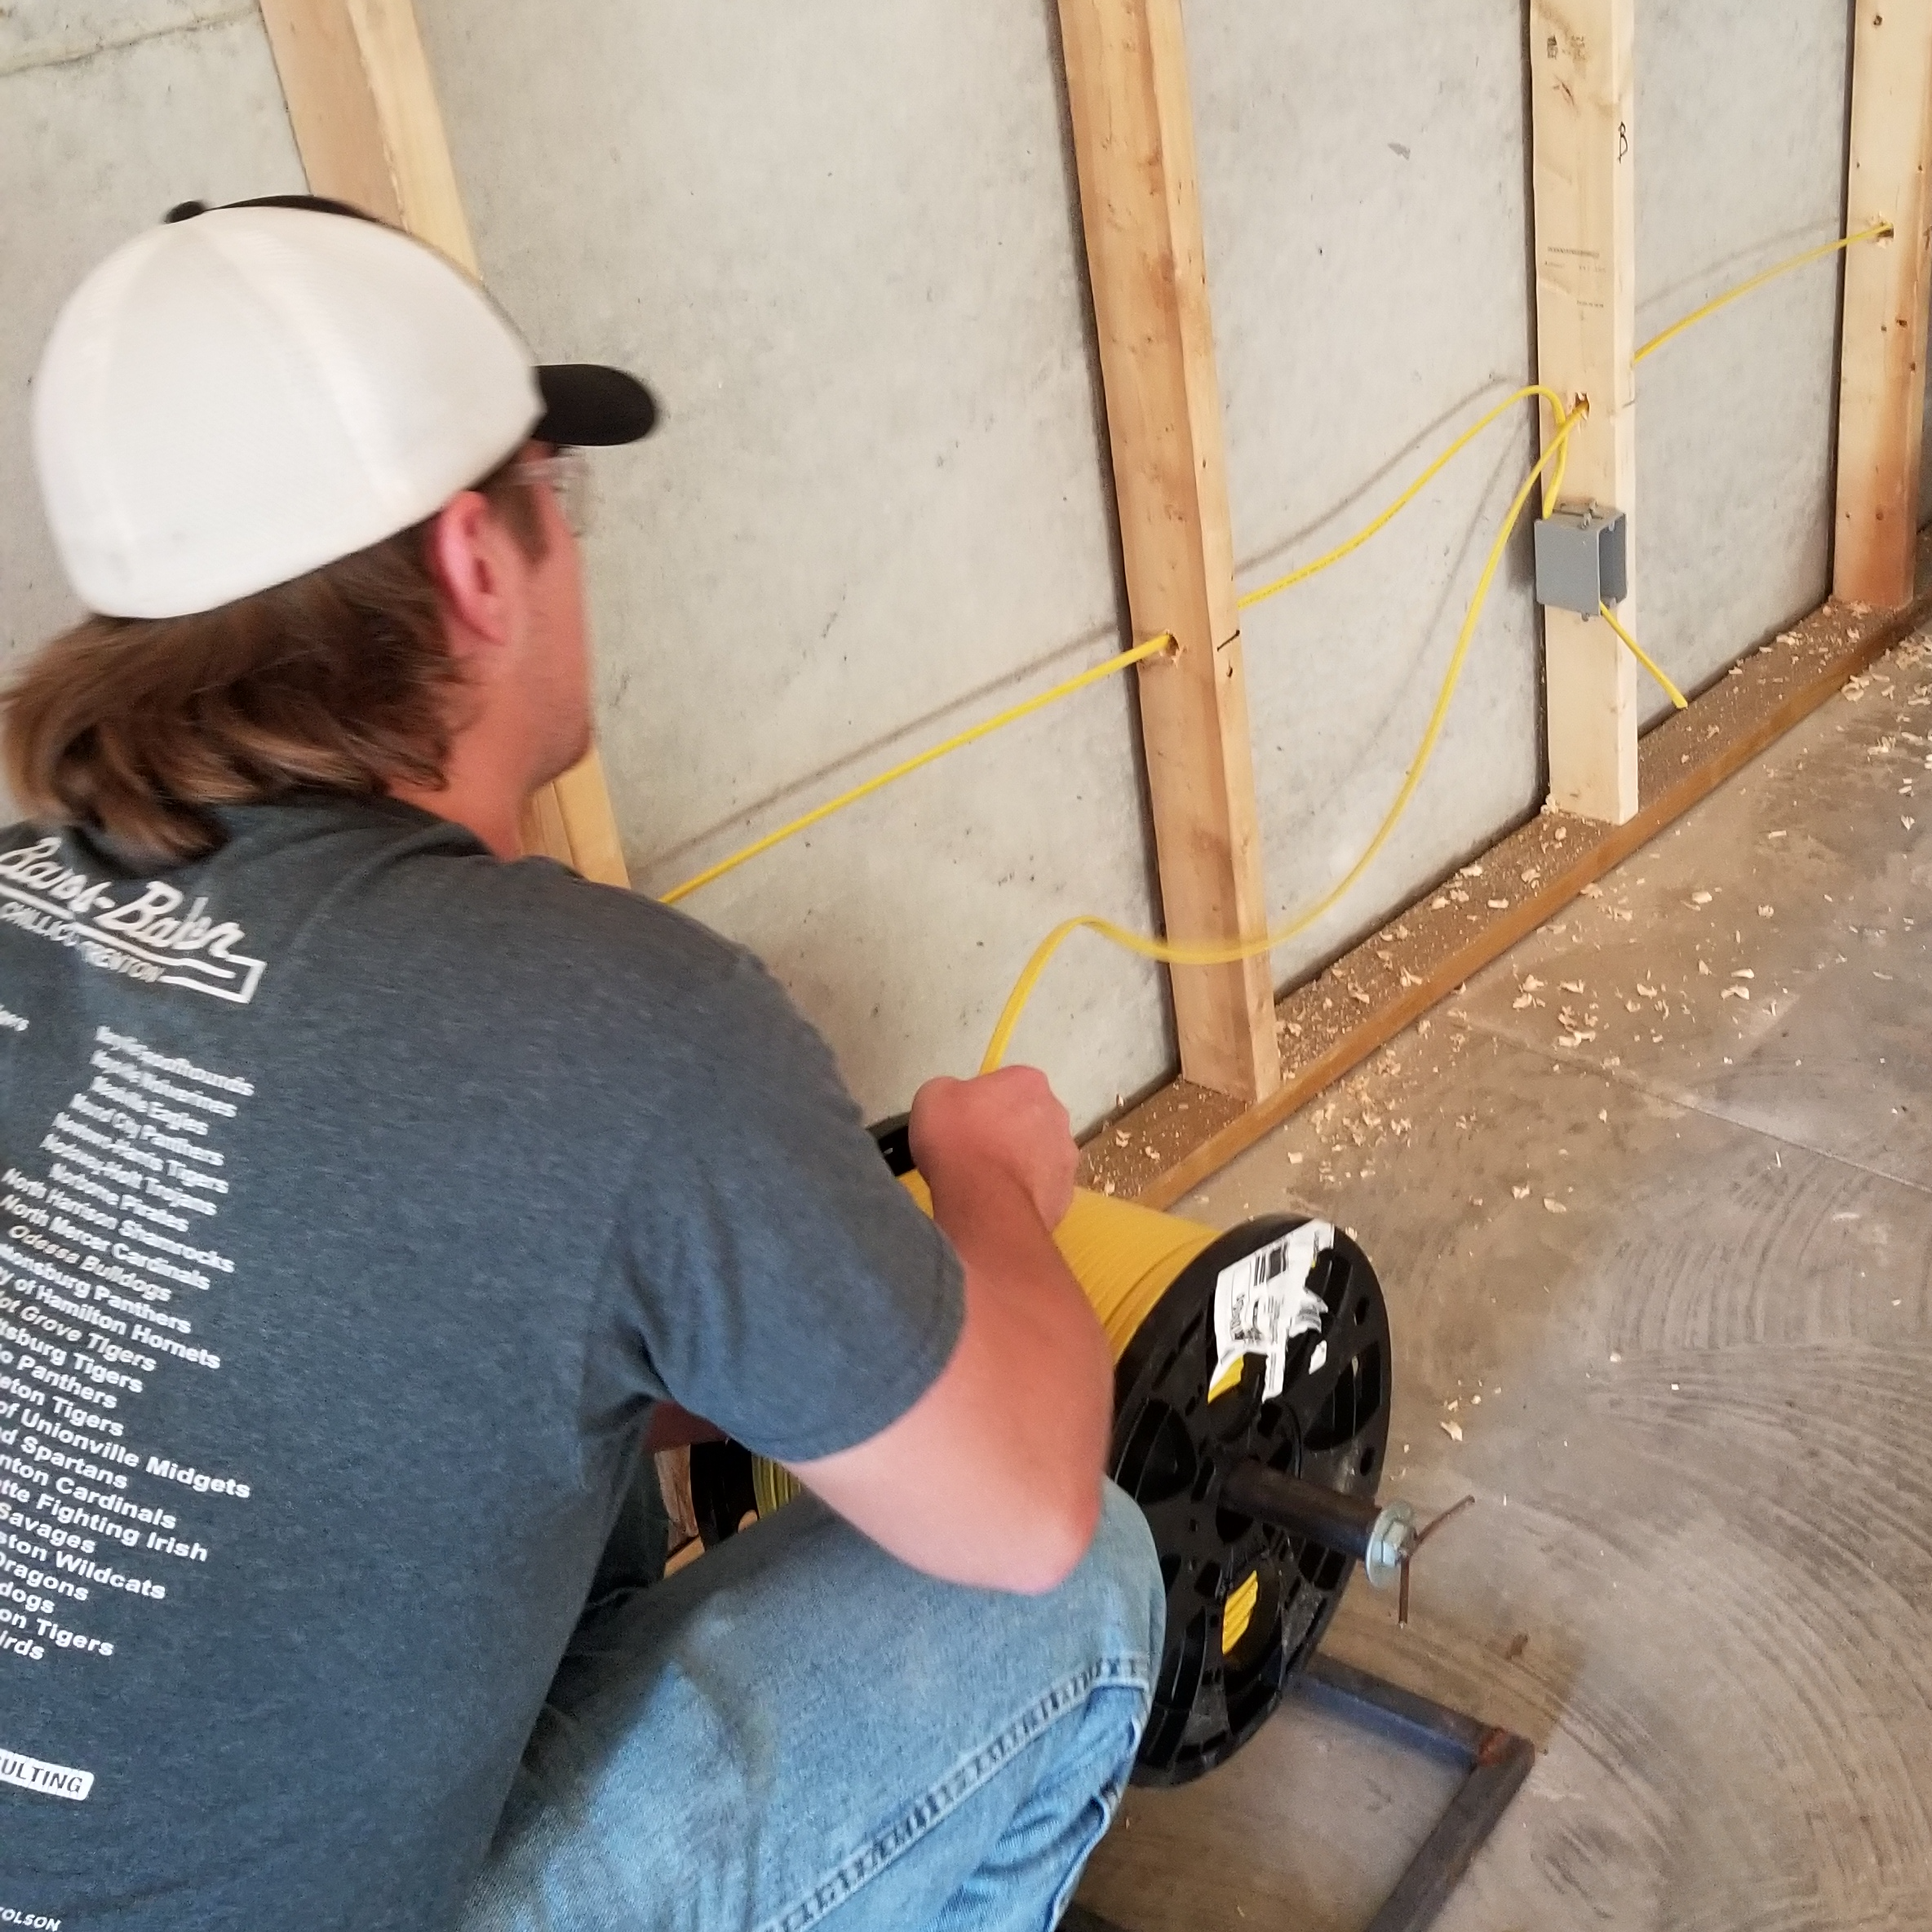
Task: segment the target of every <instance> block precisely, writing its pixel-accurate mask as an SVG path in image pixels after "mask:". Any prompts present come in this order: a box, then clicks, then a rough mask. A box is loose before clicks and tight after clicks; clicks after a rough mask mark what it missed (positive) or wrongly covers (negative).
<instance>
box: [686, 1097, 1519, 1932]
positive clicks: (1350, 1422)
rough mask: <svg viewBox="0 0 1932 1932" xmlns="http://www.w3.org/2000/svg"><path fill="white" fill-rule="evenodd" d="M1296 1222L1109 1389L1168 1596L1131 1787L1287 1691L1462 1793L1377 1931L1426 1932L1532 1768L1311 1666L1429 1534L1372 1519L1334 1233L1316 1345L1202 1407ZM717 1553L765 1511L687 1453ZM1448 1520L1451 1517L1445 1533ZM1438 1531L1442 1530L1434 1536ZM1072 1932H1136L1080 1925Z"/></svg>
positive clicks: (1386, 1508) (1381, 1309) (1422, 1709)
mask: <svg viewBox="0 0 1932 1932" xmlns="http://www.w3.org/2000/svg"><path fill="white" fill-rule="evenodd" d="M874 1132H875V1134H876V1136H877V1137H878V1139H879V1142H880V1151H881V1152H882V1153H883V1154H884V1155H885V1158H886V1159H887V1162H888V1164H889V1165H890V1166H891V1167H892V1168H893V1172H895V1173H899V1174H904V1173H906V1172H908V1171H909V1170H910V1169H911V1166H912V1160H911V1150H910V1148H909V1146H908V1145H907V1144H906V1134H905V1131H904V1123H903V1122H902V1121H894V1122H891V1123H886V1124H885V1125H884V1126H883V1127H880V1128H875V1129H874ZM1298 1225H1301V1224H1300V1222H1299V1221H1296V1220H1295V1219H1293V1218H1287V1217H1283V1216H1271V1217H1266V1218H1264V1219H1262V1220H1259V1221H1250V1222H1247V1223H1246V1224H1244V1225H1242V1226H1241V1227H1239V1228H1235V1229H1234V1230H1230V1232H1229V1233H1227V1234H1224V1235H1221V1236H1220V1237H1218V1238H1216V1239H1214V1240H1213V1241H1212V1243H1210V1244H1209V1245H1207V1247H1205V1248H1204V1249H1203V1250H1202V1251H1201V1252H1199V1253H1197V1254H1196V1255H1195V1256H1194V1259H1193V1260H1192V1261H1190V1262H1188V1263H1187V1265H1185V1266H1184V1267H1182V1268H1181V1269H1180V1270H1179V1272H1178V1273H1177V1274H1176V1275H1175V1277H1174V1278H1173V1280H1172V1282H1171V1283H1169V1284H1168V1287H1166V1288H1165V1289H1164V1291H1163V1292H1161V1294H1160V1296H1159V1301H1157V1302H1156V1303H1155V1304H1154V1307H1153V1309H1152V1310H1151V1311H1150V1313H1149V1314H1148V1315H1147V1316H1146V1317H1145V1319H1144V1320H1143V1321H1142V1322H1141V1325H1140V1326H1139V1327H1137V1329H1136V1330H1135V1331H1134V1332H1133V1334H1132V1338H1131V1340H1128V1343H1127V1345H1126V1347H1125V1349H1123V1352H1122V1354H1121V1355H1120V1358H1119V1362H1118V1363H1117V1364H1116V1367H1115V1371H1114V1440H1113V1444H1112V1447H1111V1450H1110V1474H1111V1475H1112V1477H1113V1478H1114V1481H1115V1482H1117V1483H1118V1484H1119V1486H1120V1487H1121V1488H1122V1489H1123V1490H1125V1491H1127V1493H1128V1495H1129V1496H1132V1497H1133V1498H1134V1500H1136V1501H1137V1503H1138V1504H1140V1505H1141V1509H1142V1510H1143V1512H1144V1513H1145V1515H1146V1518H1147V1520H1148V1524H1149V1527H1150V1528H1151V1529H1152V1531H1153V1532H1154V1545H1155V1548H1156V1550H1157V1552H1158V1553H1159V1558H1160V1566H1161V1575H1162V1578H1163V1581H1164V1583H1165V1584H1166V1587H1167V1600H1168V1629H1167V1640H1166V1645H1165V1648H1164V1650H1163V1655H1162V1659H1161V1665H1160V1670H1159V1676H1158V1678H1157V1680H1156V1682H1155V1685H1154V1698H1153V1708H1152V1710H1151V1712H1150V1715H1149V1718H1148V1723H1147V1729H1146V1732H1145V1735H1144V1737H1143V1739H1142V1740H1141V1750H1140V1754H1139V1757H1138V1758H1137V1761H1136V1764H1135V1768H1134V1774H1133V1779H1134V1782H1135V1783H1136V1784H1150V1785H1172V1784H1185V1783H1187V1782H1189V1781H1190V1780H1191V1779H1194V1778H1197V1777H1199V1776H1200V1775H1202V1774H1203V1772H1205V1771H1207V1770H1212V1769H1213V1768H1214V1767H1215V1766H1217V1765H1219V1764H1221V1763H1222V1762H1224V1761H1225V1760H1226V1759H1227V1758H1228V1757H1230V1756H1232V1755H1233V1753H1234V1752H1236V1751H1237V1750H1239V1748H1240V1747H1241V1746H1242V1745H1243V1744H1245V1743H1246V1742H1247V1739H1249V1738H1251V1737H1252V1735H1254V1733H1255V1732H1256V1730H1258V1729H1259V1728H1260V1727H1261V1725H1262V1724H1263V1723H1264V1722H1265V1721H1266V1719H1267V1718H1268V1717H1269V1715H1270V1713H1272V1712H1273V1711H1274V1708H1275V1707H1276V1706H1277V1705H1278V1704H1279V1703H1280V1702H1281V1700H1282V1699H1283V1696H1284V1695H1286V1694H1287V1691H1288V1690H1289V1689H1290V1688H1294V1689H1296V1690H1299V1691H1300V1692H1301V1694H1302V1695H1305V1696H1308V1697H1310V1698H1312V1699H1315V1700H1316V1701H1318V1702H1319V1703H1322V1704H1326V1705H1327V1706H1329V1707H1331V1708H1334V1709H1336V1710H1338V1711H1340V1712H1341V1713H1343V1714H1345V1715H1346V1716H1348V1717H1351V1718H1353V1719H1354V1720H1355V1721H1356V1722H1359V1723H1362V1724H1363V1725H1365V1726H1367V1727H1368V1728H1370V1729H1371V1730H1375V1731H1376V1732H1379V1733H1380V1735H1383V1736H1385V1737H1386V1738H1388V1739H1390V1740H1391V1741H1393V1742H1394V1743H1397V1744H1401V1745H1403V1746H1404V1747H1406V1748H1410V1749H1412V1750H1416V1751H1418V1752H1420V1753H1423V1754H1424V1755H1425V1756H1428V1757H1433V1758H1436V1759H1438V1760H1439V1761H1447V1762H1450V1763H1451V1764H1454V1765H1456V1766H1459V1767H1460V1768H1461V1769H1462V1770H1464V1771H1465V1773H1466V1775H1465V1778H1464V1779H1463V1782H1462V1784H1461V1785H1460V1788H1458V1790H1457V1792H1456V1797H1455V1798H1454V1799H1453V1800H1452V1801H1451V1803H1450V1805H1449V1807H1448V1809H1447V1810H1446V1811H1445V1812H1444V1813H1443V1815H1442V1818H1441V1819H1439V1820H1438V1823H1437V1824H1436V1826H1435V1828H1433V1831H1432V1832H1430V1834H1429V1837H1428V1839H1427V1840H1426V1841H1425V1843H1424V1845H1423V1846H1422V1848H1421V1850H1419V1851H1418V1852H1417V1853H1416V1856H1415V1858H1414V1859H1412V1860H1411V1863H1410V1865H1409V1868H1408V1869H1407V1872H1405V1873H1404V1874H1403V1876H1402V1881H1401V1882H1400V1883H1399V1884H1398V1885H1397V1887H1396V1889H1395V1890H1394V1893H1392V1894H1390V1896H1389V1899H1388V1900H1387V1902H1386V1903H1385V1904H1384V1905H1383V1907H1382V1908H1381V1909H1380V1912H1377V1913H1376V1916H1375V1918H1374V1920H1373V1921H1371V1926H1370V1932H1421V1928H1423V1927H1425V1926H1426V1925H1429V1924H1430V1923H1431V1922H1432V1921H1433V1919H1434V1918H1435V1916H1436V1915H1437V1913H1438V1912H1439V1911H1440V1910H1441V1909H1442V1906H1443V1904H1444V1903H1445V1902H1446V1901H1447V1899H1448V1897H1449V1894H1450V1893H1451V1891H1452V1890H1454V1888H1455V1885H1456V1881H1457V1880H1458V1879H1460V1877H1461V1876H1462V1874H1463V1872H1465V1870H1466V1869H1467V1868H1468V1867H1469V1861H1470V1859H1472V1858H1473V1856H1474V1855H1475V1854H1476V1852H1477V1850H1478V1849H1479V1848H1480V1847H1481V1846H1482V1844H1483V1843H1484V1841H1486V1840H1487V1838H1488V1837H1489V1836H1490V1834H1491V1832H1493V1831H1494V1830H1495V1829H1496V1825H1497V1824H1498V1823H1499V1822H1500V1819H1501V1818H1502V1815H1503V1813H1504V1810H1506V1809H1507V1808H1508V1806H1509V1801H1510V1800H1511V1798H1512V1797H1514V1796H1515V1794H1516V1792H1517V1790H1518V1788H1519V1787H1520V1786H1521V1785H1522V1782H1523V1779H1525V1778H1526V1777H1527V1775H1529V1770H1530V1767H1531V1765H1532V1764H1533V1763H1534V1762H1535V1749H1534V1748H1533V1747H1532V1746H1531V1744H1530V1742H1529V1740H1528V1739H1527V1738H1523V1737H1519V1736H1518V1735H1515V1734H1514V1733H1513V1732H1510V1731H1506V1730H1500V1729H1497V1728H1496V1727H1493V1726H1488V1725H1485V1724H1482V1722H1479V1721H1478V1719H1476V1718H1473V1717H1469V1716H1467V1715H1465V1713H1461V1712H1460V1711H1455V1710H1451V1709H1449V1708H1447V1707H1445V1706H1443V1705H1442V1704H1436V1703H1433V1702H1432V1701H1431V1700H1430V1699H1428V1698H1425V1697H1422V1696H1420V1695H1417V1694H1416V1693H1415V1692H1413V1691H1409V1690H1403V1689H1402V1688H1401V1687H1400V1686H1397V1685H1394V1684H1391V1683H1388V1682H1385V1681H1384V1680H1383V1679H1381V1678H1380V1677H1374V1676H1371V1675H1370V1674H1369V1673H1367V1672H1365V1671H1360V1670H1357V1669H1355V1668H1352V1667H1351V1666H1349V1665H1348V1664H1341V1663H1339V1662H1336V1661H1335V1660H1333V1659H1329V1658H1326V1657H1322V1656H1318V1655H1316V1649H1317V1646H1318V1644H1319V1643H1320V1642H1321V1640H1322V1637H1323V1635H1324V1634H1325V1633H1326V1632H1327V1628H1328V1625H1329V1623H1330V1622H1331V1620H1332V1618H1333V1617H1334V1615H1335V1612H1336V1608H1337V1606H1339V1604H1340V1600H1341V1595H1342V1592H1343V1590H1344V1589H1345V1588H1346V1586H1347V1584H1348V1580H1349V1576H1350V1575H1351V1574H1352V1573H1353V1571H1354V1566H1355V1565H1356V1564H1357V1563H1358V1562H1359V1563H1361V1564H1362V1565H1363V1569H1364V1571H1366V1573H1367V1577H1368V1580H1369V1581H1370V1582H1371V1584H1375V1585H1376V1587H1377V1588H1381V1587H1384V1586H1385V1585H1386V1584H1389V1583H1391V1582H1396V1581H1399V1582H1400V1584H1401V1585H1402V1604H1403V1613H1404V1615H1405V1618H1406V1614H1407V1581H1408V1566H1409V1563H1410V1562H1411V1559H1412V1558H1413V1557H1414V1556H1415V1554H1416V1551H1417V1549H1419V1548H1420V1543H1421V1540H1422V1537H1423V1536H1424V1535H1427V1534H1428V1532H1427V1531H1422V1532H1420V1533H1419V1532H1418V1531H1417V1529H1416V1519H1415V1513H1414V1511H1413V1510H1412V1509H1411V1508H1410V1507H1409V1505H1408V1504H1406V1503H1402V1502H1390V1503H1387V1504H1384V1503H1382V1502H1380V1501H1378V1500H1377V1499H1376V1483H1377V1481H1378V1479H1379V1478H1380V1472H1381V1467H1382V1461H1383V1457H1384V1454H1385V1451H1386V1449H1387V1447H1388V1439H1389V1380H1390V1369H1391V1357H1390V1344H1389V1318H1388V1311H1387V1308H1386V1305H1385V1302H1384V1300H1383V1296H1382V1289H1381V1284H1380V1282H1379V1281H1378V1280H1377V1279H1376V1273H1375V1270H1374V1268H1373V1267H1372V1266H1371V1264H1370V1262H1369V1260H1368V1257H1367V1256H1366V1255H1365V1254H1364V1253H1363V1252H1362V1250H1361V1249H1360V1248H1359V1247H1357V1246H1356V1244H1355V1243H1354V1241H1353V1240H1351V1239H1349V1238H1348V1237H1347V1236H1346V1235H1345V1234H1341V1233H1340V1232H1337V1233H1336V1236H1335V1240H1334V1245H1333V1247H1332V1248H1330V1249H1328V1250H1327V1251H1326V1252H1323V1253H1322V1254H1321V1255H1320V1256H1318V1259H1317V1261H1316V1262H1315V1265H1314V1270H1313V1271H1312V1272H1311V1273H1310V1274H1309V1278H1308V1286H1309V1289H1310V1290H1311V1291H1312V1292H1314V1293H1315V1294H1316V1295H1318V1296H1319V1297H1320V1299H1321V1301H1322V1304H1323V1310H1324V1313H1323V1321H1322V1326H1321V1329H1320V1332H1319V1333H1318V1334H1309V1335H1305V1336H1301V1337H1300V1338H1299V1339H1298V1340H1296V1341H1295V1342H1294V1344H1293V1345H1292V1347H1291V1350H1290V1353H1289V1355H1288V1358H1287V1372H1286V1377H1285V1380H1284V1381H1283V1386H1282V1388H1281V1390H1280V1393H1279V1394H1277V1395H1276V1396H1274V1397H1273V1398H1268V1397H1266V1396H1265V1373H1266V1368H1265V1362H1264V1360H1263V1359H1262V1358H1261V1357H1260V1356H1257V1355H1250V1356H1247V1358H1244V1361H1243V1367H1242V1370H1241V1374H1240V1378H1239V1381H1234V1382H1230V1383H1229V1384H1227V1385H1223V1386H1221V1389H1219V1391H1218V1393H1213V1394H1212V1395H1211V1389H1212V1379H1213V1376H1214V1370H1215V1356H1216V1349H1215V1345H1214V1330H1213V1309H1214V1292H1215V1284H1216V1280H1217V1278H1219V1276H1220V1274H1221V1270H1224V1269H1225V1268H1228V1267H1230V1265H1233V1264H1234V1263H1236V1262H1238V1261H1242V1260H1243V1259H1244V1258H1246V1257H1247V1256H1252V1255H1255V1254H1256V1253H1257V1252H1259V1251H1260V1250H1261V1249H1263V1248H1265V1247H1268V1246H1269V1245H1270V1243H1274V1242H1275V1241H1277V1240H1278V1239H1279V1238H1280V1237H1281V1236H1282V1235H1283V1234H1287V1233H1289V1232H1291V1231H1292V1230H1294V1229H1295V1228H1296V1226H1298ZM691 1485H692V1494H693V1501H694V1503H695V1504H696V1507H697V1513H698V1522H699V1525H700V1527H701V1529H702V1532H703V1535H704V1540H705V1541H706V1542H707V1544H709V1543H712V1542H715V1541H716V1540H718V1539H719V1538H720V1537H723V1536H728V1535H732V1534H733V1533H734V1532H735V1531H736V1530H737V1529H738V1527H739V1525H740V1523H741V1522H742V1521H743V1520H744V1518H745V1517H746V1516H747V1515H755V1514H756V1513H758V1512H759V1509H760V1495H759V1491H760V1487H762V1488H763V1490H764V1501H765V1502H766V1503H767V1504H769V1501H770V1500H771V1498H772V1496H773V1484H772V1483H771V1482H769V1481H768V1482H765V1483H764V1484H763V1485H762V1486H760V1485H759V1484H758V1483H757V1482H756V1481H755V1465H754V1462H753V1459H752V1458H751V1456H749V1454H748V1453H747V1451H745V1450H743V1449H742V1448H741V1447H739V1446H738V1444H736V1443H732V1442H724V1443H713V1444H709V1445H700V1446H698V1447H696V1448H694V1449H693V1451H692V1457H691ZM1442 1520H1446V1519H1444V1518H1438V1522H1440V1521H1442ZM1431 1527H1432V1528H1433V1525H1432V1526H1431ZM1063 1924H1064V1925H1065V1926H1066V1928H1068V1929H1069V1932H1123V1928H1121V1927H1119V1926H1116V1925H1112V1924H1110V1921H1106V1920H1104V1919H1101V1918H1100V1917H1098V1916H1096V1915H1095V1914H1093V1913H1092V1912H1088V1911H1087V1910H1086V1909H1085V1908H1082V1907H1080V1906H1079V1905H1075V1907H1074V1908H1072V1909H1071V1911H1070V1912H1069V1914H1068V1916H1067V1917H1066V1920H1065V1921H1063Z"/></svg>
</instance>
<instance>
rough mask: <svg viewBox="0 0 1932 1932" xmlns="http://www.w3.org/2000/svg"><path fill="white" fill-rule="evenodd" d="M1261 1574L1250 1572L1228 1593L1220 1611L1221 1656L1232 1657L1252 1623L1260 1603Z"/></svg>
mask: <svg viewBox="0 0 1932 1932" xmlns="http://www.w3.org/2000/svg"><path fill="white" fill-rule="evenodd" d="M1260 1601H1261V1571H1259V1570H1251V1571H1248V1573H1247V1575H1246V1576H1244V1577H1243V1578H1242V1580H1241V1581H1240V1582H1239V1583H1238V1584H1235V1586H1234V1589H1231V1590H1230V1591H1229V1592H1228V1598H1227V1602H1225V1603H1224V1604H1223V1605H1222V1606H1221V1655H1223V1656H1224V1657H1226V1656H1230V1655H1233V1653H1234V1649H1235V1647H1236V1646H1238V1645H1239V1643H1240V1642H1241V1640H1242V1638H1243V1637H1245V1636H1247V1627H1248V1625H1249V1624H1251V1623H1252V1622H1253V1621H1254V1615H1255V1605H1256V1603H1257V1602H1260Z"/></svg>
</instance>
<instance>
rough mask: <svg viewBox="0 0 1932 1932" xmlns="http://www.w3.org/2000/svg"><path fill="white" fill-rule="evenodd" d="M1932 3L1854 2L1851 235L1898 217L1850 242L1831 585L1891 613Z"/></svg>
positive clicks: (1909, 431) (1917, 377) (1914, 358)
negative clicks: (1880, 235) (1878, 232)
mask: <svg viewBox="0 0 1932 1932" xmlns="http://www.w3.org/2000/svg"><path fill="white" fill-rule="evenodd" d="M1929 168H1932V0H1866V3H1865V4H1863V5H1861V6H1859V7H1857V8H1856V9H1855V11H1854V29H1853V39H1852V78H1851V150H1850V163H1849V168H1848V172H1847V176H1846V216H1845V219H1846V231H1845V232H1846V233H1847V234H1856V233H1858V232H1859V230H1860V229H1862V228H1869V227H1870V226H1871V225H1872V224H1873V223H1875V222H1880V221H1885V222H1890V224H1892V228H1893V230H1894V232H1893V233H1892V235H1891V236H1890V237H1889V238H1887V239H1885V240H1881V241H1875V242H1865V243H1861V244H1860V245H1859V246H1857V247H1855V248H1853V249H1850V250H1848V251H1847V253H1846V262H1845V311H1844V329H1843V334H1842V343H1843V347H1842V348H1841V352H1840V361H1839V371H1838V504H1837V530H1836V536H1837V543H1836V547H1835V549H1834V552H1833V556H1832V591H1833V592H1834V593H1835V594H1836V595H1837V596H1840V597H1843V598H1845V599H1846V600H1847V601H1856V602H1859V603H1863V604H1876V605H1879V606H1881V608H1885V609H1890V608H1891V607H1893V606H1894V605H1899V604H1903V602H1904V601H1905V600H1907V599H1908V597H1909V596H1911V595H1912V555H1913V540H1914V538H1915V536H1916V532H1917V528H1918V507H1919V463H1920V459H1921V439H1922V434H1923V425H1924V422H1925V308H1926V289H1925V284H1926V274H1927V269H1928V267H1929V265H1932V187H1929V185H1928V172H1927V171H1928V169H1929Z"/></svg>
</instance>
